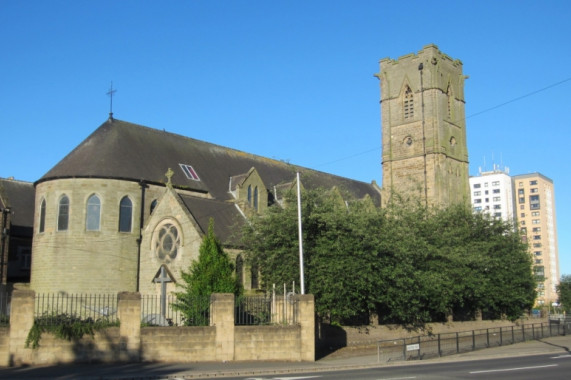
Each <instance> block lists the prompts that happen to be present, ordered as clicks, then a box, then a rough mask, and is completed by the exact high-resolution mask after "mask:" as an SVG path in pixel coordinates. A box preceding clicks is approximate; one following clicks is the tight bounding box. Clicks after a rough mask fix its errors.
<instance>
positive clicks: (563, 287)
mask: <svg viewBox="0 0 571 380" xmlns="http://www.w3.org/2000/svg"><path fill="white" fill-rule="evenodd" d="M557 295H558V296H559V303H560V304H561V306H562V307H563V310H565V311H566V312H568V313H569V312H571V275H569V274H564V275H563V276H561V281H560V282H559V285H557Z"/></svg>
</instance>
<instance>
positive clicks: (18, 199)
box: [0, 178, 36, 227]
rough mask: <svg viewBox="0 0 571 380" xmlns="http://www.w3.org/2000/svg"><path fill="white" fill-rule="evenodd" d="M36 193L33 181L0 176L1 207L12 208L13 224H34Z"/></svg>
mask: <svg viewBox="0 0 571 380" xmlns="http://www.w3.org/2000/svg"><path fill="white" fill-rule="evenodd" d="M35 194H36V192H35V189H34V184H33V183H31V182H24V181H17V180H14V179H5V178H0V208H8V207H9V208H10V209H11V214H12V218H11V223H12V225H13V226H20V227H32V226H33V225H34V203H35Z"/></svg>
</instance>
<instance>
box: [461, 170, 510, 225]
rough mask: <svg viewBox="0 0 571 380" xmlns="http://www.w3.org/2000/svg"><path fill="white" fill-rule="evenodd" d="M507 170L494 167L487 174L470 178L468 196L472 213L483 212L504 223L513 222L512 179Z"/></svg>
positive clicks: (483, 173) (481, 173)
mask: <svg viewBox="0 0 571 380" xmlns="http://www.w3.org/2000/svg"><path fill="white" fill-rule="evenodd" d="M508 173H509V172H508V170H507V168H506V169H504V170H500V169H498V168H496V167H494V170H492V171H489V172H480V175H479V176H477V177H470V196H471V199H472V207H473V208H474V211H478V212H484V213H487V214H490V215H492V216H494V217H496V218H502V219H503V220H505V221H513V218H514V197H513V186H512V179H511V177H510V176H509V174H508Z"/></svg>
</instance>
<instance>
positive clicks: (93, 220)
mask: <svg viewBox="0 0 571 380" xmlns="http://www.w3.org/2000/svg"><path fill="white" fill-rule="evenodd" d="M100 222H101V201H100V200H99V197H98V196H97V195H95V194H93V195H92V196H90V197H89V198H88V199H87V212H86V216H85V229H86V230H87V231H99V227H100Z"/></svg>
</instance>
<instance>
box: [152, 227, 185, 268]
mask: <svg viewBox="0 0 571 380" xmlns="http://www.w3.org/2000/svg"><path fill="white" fill-rule="evenodd" d="M179 247H180V235H179V233H178V229H177V228H176V226H175V225H174V224H170V223H166V224H163V225H162V226H161V228H160V230H159V232H158V234H157V238H156V240H155V252H156V254H157V256H158V258H159V259H161V260H167V261H170V260H173V259H174V258H175V257H176V255H177V253H178V249H179Z"/></svg>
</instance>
